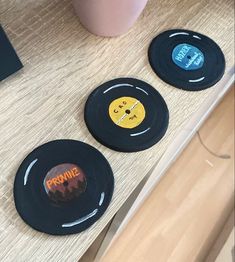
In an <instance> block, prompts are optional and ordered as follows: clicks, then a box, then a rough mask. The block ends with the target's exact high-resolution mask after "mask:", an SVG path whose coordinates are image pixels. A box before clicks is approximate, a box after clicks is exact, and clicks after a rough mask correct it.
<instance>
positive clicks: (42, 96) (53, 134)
mask: <svg viewBox="0 0 235 262" xmlns="http://www.w3.org/2000/svg"><path fill="white" fill-rule="evenodd" d="M0 21H1V23H2V25H3V26H4V28H5V30H6V32H7V34H8V36H9V37H10V39H11V40H12V43H13V45H14V46H15V48H16V50H17V52H18V54H19V56H20V57H21V59H22V62H23V63H24V65H25V67H24V69H23V70H22V71H21V72H20V73H18V74H17V75H14V76H12V77H10V78H8V79H7V80H6V81H4V82H2V83H1V84H0V101H1V103H0V126H1V129H0V137H1V141H0V159H1V166H0V171H1V177H0V207H1V208H0V260H1V261H77V260H78V259H79V258H80V257H81V256H82V255H83V253H84V252H85V251H86V250H87V248H88V247H89V246H90V244H91V243H92V242H93V241H94V239H95V238H96V237H97V236H98V234H99V233H100V232H101V231H102V229H103V228H104V227H105V225H106V224H107V223H108V222H109V221H110V220H111V218H112V217H113V216H114V214H115V213H116V212H117V211H118V210H119V208H120V207H121V206H122V204H123V203H124V202H125V201H126V199H127V198H128V196H129V195H130V194H131V192H132V191H133V190H134V189H135V188H136V187H137V185H138V184H139V183H140V181H141V180H142V179H143V178H144V177H145V176H146V174H147V173H148V172H149V170H150V169H151V168H152V167H153V166H154V164H155V163H157V161H158V160H159V159H160V158H161V156H162V155H163V153H164V152H165V150H166V149H167V147H168V146H169V144H170V143H172V141H173V140H174V137H175V136H176V134H177V133H178V132H179V130H181V129H182V126H183V124H184V123H186V122H187V121H188V120H189V119H190V118H191V117H192V116H193V114H194V113H195V112H197V110H198V109H200V107H201V106H202V105H203V102H204V101H205V99H206V98H207V97H208V96H212V95H213V94H214V92H218V91H219V89H220V88H221V87H220V86H219V85H217V87H213V88H211V89H208V90H205V91H202V92H195V93H194V92H186V91H182V90H179V89H176V88H173V87H171V86H169V85H167V84H165V83H164V82H162V81H161V80H160V79H159V78H158V77H157V76H156V75H155V74H154V73H153V71H152V70H151V68H150V66H149V64H148V59H147V49H148V46H149V43H150V41H151V40H152V38H153V37H154V36H156V35H157V34H158V33H159V32H161V31H163V30H166V29H169V28H185V29H191V30H195V31H198V32H201V33H204V34H206V35H208V36H209V37H212V38H213V39H214V40H215V41H216V42H217V43H218V44H219V45H220V46H221V48H222V50H223V52H224V53H225V56H226V60H227V68H226V75H225V78H226V76H227V75H230V74H231V72H230V70H231V68H232V66H233V63H234V59H233V50H234V45H233V1H232V0H221V1H217V0H216V1H215V0H209V1H208V0H201V1H196V0H195V1H194V0H191V1H188V0H176V1H164V0H158V1H155V0H150V1H149V4H148V6H147V8H146V9H145V11H144V13H143V15H142V16H141V18H140V19H139V20H138V22H137V23H136V24H135V26H134V27H133V28H132V30H131V31H129V33H128V34H126V35H124V36H121V37H119V38H113V39H109V38H101V37H96V36H93V35H91V34H89V33H88V32H87V31H86V30H85V29H84V28H83V27H82V26H81V25H80V24H79V21H78V19H77V18H76V16H75V15H74V12H73V9H72V6H71V2H70V1H69V0H53V1H48V0H38V1H30V0H25V1H13V0H8V1H6V0H0ZM122 76H128V77H136V78H139V79H142V80H144V81H147V82H148V83H150V84H152V85H153V86H154V87H155V88H156V89H157V90H158V91H159V92H160V93H161V94H162V96H163V97H164V98H165V100H166V102H167V104H168V107H169V111H170V125H169V129H168V132H167V134H166V136H165V137H164V139H163V140H162V141H161V142H159V143H158V144H157V145H155V146H154V147H152V148H151V149H149V150H147V151H144V152H139V153H131V154H126V153H118V152H114V151H112V150H110V149H108V148H106V147H104V146H102V145H100V144H99V143H98V142H97V141H96V140H95V139H94V138H93V137H92V136H91V135H90V133H89V132H88V130H87V128H86V126H85V123H84V120H83V109H84V103H85V101H86V99H87V97H88V95H89V93H90V92H91V91H92V90H93V89H94V88H95V87H97V86H98V85H99V84H101V83H103V82H105V81H107V80H110V79H112V78H116V77H122ZM60 138H68V139H69V138H71V139H77V140H81V141H83V142H86V143H89V144H91V145H93V146H95V147H96V148H97V149H99V150H100V151H101V152H102V153H103V154H104V155H105V156H106V158H107V159H108V161H109V162H110V164H111V166H112V168H113V171H114V175H115V191H114V196H113V200H112V202H111V205H110V207H109V208H108V210H107V211H106V213H105V215H104V216H103V217H102V218H101V219H100V220H99V221H98V222H97V223H96V224H95V225H93V226H92V227H91V228H89V229H88V230H86V231H85V232H83V233H81V234H77V235H72V236H63V237H60V236H58V237H55V236H49V235H46V234H43V233H39V232H37V231H35V230H33V229H31V228H30V227H29V226H27V225H26V224H25V223H24V222H23V221H22V220H21V218H20V217H19V215H18V214H17V212H16V210H15V207H14V201H13V195H12V187H13V182H14V177H15V173H16V170H17V168H18V166H19V164H20V163H21V161H22V160H23V159H24V157H25V156H26V155H27V154H28V153H29V152H30V151H31V150H32V149H33V148H35V147H36V146H38V145H40V144H42V143H44V142H47V141H50V140H54V139H60Z"/></svg>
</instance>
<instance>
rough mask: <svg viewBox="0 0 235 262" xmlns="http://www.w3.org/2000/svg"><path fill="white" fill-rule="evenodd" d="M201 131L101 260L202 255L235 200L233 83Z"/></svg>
mask: <svg viewBox="0 0 235 262" xmlns="http://www.w3.org/2000/svg"><path fill="white" fill-rule="evenodd" d="M199 133H200V136H201V141H200V139H199V136H198V135H197V136H195V137H194V138H193V140H192V141H191V143H190V144H189V146H188V147H187V148H186V149H185V151H184V152H183V153H182V155H181V156H180V157H179V159H178V160H177V161H176V162H175V163H174V164H173V166H172V167H171V168H170V169H169V171H168V172H167V174H166V175H165V176H164V177H163V179H162V180H161V181H160V183H159V184H158V186H157V187H156V188H155V190H154V191H153V192H152V194H151V195H150V197H149V198H148V199H147V200H146V202H145V203H144V205H143V206H142V207H141V208H140V209H139V211H138V212H137V214H136V215H135V216H134V218H133V219H132V220H131V222H130V223H129V224H128V226H127V227H126V229H125V230H124V232H123V233H122V234H121V236H120V237H119V238H118V239H117V240H116V241H115V242H114V244H113V245H112V247H111V249H110V250H109V252H108V253H107V254H106V256H105V257H104V258H103V259H102V262H116V261H118V262H132V261H133V262H165V261H172V262H191V261H197V262H201V261H204V260H205V259H206V257H207V255H208V253H209V251H210V249H211V247H212V246H213V244H214V242H215V239H216V237H217V236H218V235H219V233H220V231H221V230H222V227H223V225H224V223H225V221H226V219H227V218H228V216H229V215H230V214H231V211H232V210H233V206H234V202H233V199H234V88H233V89H232V90H231V91H230V92H229V93H228V94H227V95H226V97H225V98H224V99H223V101H222V102H221V103H220V104H219V106H218V107H217V108H216V109H215V111H214V112H213V113H212V115H211V116H210V117H209V119H208V120H207V121H206V123H205V124H204V125H203V127H202V128H201V129H200V131H199ZM202 142H203V143H204V144H205V145H206V146H207V147H208V148H209V149H210V150H211V151H213V152H215V153H216V154H218V155H223V156H222V157H218V156H215V155H214V154H212V153H210V152H208V150H206V149H205V147H204V146H203V145H202ZM228 155H229V156H230V158H229V159H227V157H228Z"/></svg>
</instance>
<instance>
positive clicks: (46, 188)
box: [14, 140, 114, 235]
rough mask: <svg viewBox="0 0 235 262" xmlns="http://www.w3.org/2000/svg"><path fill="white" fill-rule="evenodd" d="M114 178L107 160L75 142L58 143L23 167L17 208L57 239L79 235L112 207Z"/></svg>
mask: <svg viewBox="0 0 235 262" xmlns="http://www.w3.org/2000/svg"><path fill="white" fill-rule="evenodd" d="M113 189H114V178H113V172H112V169H111V167H110V165H109V163H108V161H107V160H106V159H105V157H104V156H103V155H102V154H101V153H100V152H99V151H98V150H97V149H95V148H93V147H92V146H90V145H87V144H85V143H82V142H79V141H74V140H55V141H51V142H49V143H46V144H44V145H41V146H39V147H38V148H36V149H35V150H33V151H32V152H31V153H30V154H29V155H28V156H27V157H26V158H25V160H24V161H23V162H22V164H21V166H20V167H19V169H18V171H17V174H16V177H15V183H14V199H15V206H16V209H17V211H18V213H19V214H20V216H21V217H22V219H23V220H24V221H25V222H26V223H27V224H28V225H30V226H31V227H32V228H34V229H36V230H38V231H41V232H44V233H47V234H52V235H68V234H75V233H79V232H81V231H83V230H85V229H87V228H88V227H90V226H91V225H93V224H94V223H95V222H96V221H97V220H98V219H99V218H100V217H101V216H102V215H103V214H104V212H105V210H106V209H107V207H108V205H109V203H110V201H111V198H112V194H113Z"/></svg>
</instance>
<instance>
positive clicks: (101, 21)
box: [73, 0, 148, 36]
mask: <svg viewBox="0 0 235 262" xmlns="http://www.w3.org/2000/svg"><path fill="white" fill-rule="evenodd" d="M147 2H148V0H73V5H74V8H75V11H76V13H77V15H78V16H79V18H80V21H81V23H82V24H83V25H84V26H85V27H86V28H87V29H88V30H89V31H90V32H91V33H93V34H96V35H100V36H118V35H121V34H123V33H125V32H127V31H128V30H129V29H130V27H131V26H132V25H133V24H134V23H135V21H136V20H137V19H138V17H139V15H140V14H141V12H142V11H143V9H144V8H145V6H146V4H147Z"/></svg>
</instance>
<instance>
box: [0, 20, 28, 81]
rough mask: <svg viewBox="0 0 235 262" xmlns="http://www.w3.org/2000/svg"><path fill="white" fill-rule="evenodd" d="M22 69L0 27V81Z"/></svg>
mask: <svg viewBox="0 0 235 262" xmlns="http://www.w3.org/2000/svg"><path fill="white" fill-rule="evenodd" d="M22 67H23V65H22V63H21V61H20V59H19V57H18V56H17V54H16V52H15V50H14V48H13V46H12V45H11V43H10V41H9V39H8V37H7V35H6V33H5V32H4V30H3V28H2V26H1V25H0V81H2V80H3V79H5V78H6V77H8V76H10V75H12V74H13V73H15V72H16V71H18V70H20V69H21V68H22Z"/></svg>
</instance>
